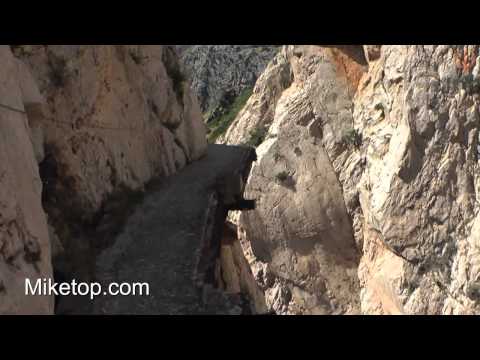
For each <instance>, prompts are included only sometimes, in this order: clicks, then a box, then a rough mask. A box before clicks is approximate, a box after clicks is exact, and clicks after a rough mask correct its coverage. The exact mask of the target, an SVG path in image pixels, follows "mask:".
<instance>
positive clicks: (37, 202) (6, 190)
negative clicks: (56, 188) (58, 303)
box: [0, 45, 53, 314]
mask: <svg viewBox="0 0 480 360" xmlns="http://www.w3.org/2000/svg"><path fill="white" fill-rule="evenodd" d="M0 64H2V66H1V67H0V104H1V105H0V137H1V140H0V314H51V313H52V312H53V298H52V297H47V296H45V297H42V296H25V279H27V278H28V279H29V280H30V281H31V283H32V286H33V287H35V282H36V281H37V280H38V279H40V280H41V279H44V278H50V277H51V276H52V266H51V260H50V243H49V237H48V228H47V221H46V217H45V214H44V212H43V210H42V204H41V193H42V182H41V180H40V176H39V172H38V166H37V162H36V159H35V152H34V147H33V141H32V137H31V134H30V131H29V127H28V119H29V118H31V116H32V113H31V110H32V109H34V108H35V107H36V105H38V104H40V103H41V97H40V95H39V92H38V88H37V87H36V85H35V82H34V81H33V78H32V77H31V74H29V72H28V69H26V68H25V66H23V64H22V63H21V62H19V61H18V60H17V59H15V58H14V57H13V55H12V53H11V52H10V49H9V47H8V46H7V45H1V46H0Z"/></svg>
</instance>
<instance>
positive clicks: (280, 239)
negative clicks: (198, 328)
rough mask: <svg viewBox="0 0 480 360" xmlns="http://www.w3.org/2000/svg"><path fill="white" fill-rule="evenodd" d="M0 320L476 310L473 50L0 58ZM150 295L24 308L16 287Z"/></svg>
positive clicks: (65, 51)
mask: <svg viewBox="0 0 480 360" xmlns="http://www.w3.org/2000/svg"><path fill="white" fill-rule="evenodd" d="M0 63H1V64H2V65H3V66H2V67H0V79H1V82H0V127H1V136H2V140H1V143H0V156H1V158H2V160H3V161H2V162H1V165H0V183H1V186H0V209H1V210H0V314H2V315H4V314H46V315H53V314H59V315H65V314H144V315H155V314H170V315H199V314H217V315H242V314H276V315H361V314H363V315H474V314H479V313H480V214H479V208H480V202H479V201H480V172H479V165H480V158H479V156H480V144H479V141H480V113H479V111H480V107H479V105H480V46H478V45H282V46H271V45H1V46H0ZM27 278H28V279H30V280H31V281H32V282H33V281H35V280H37V279H54V280H56V281H65V282H68V281H71V280H72V279H75V280H77V281H82V282H86V283H91V282H99V283H101V284H105V285H106V284H108V283H111V282H113V281H115V282H131V283H132V282H136V281H139V282H147V283H148V284H149V285H150V289H151V293H150V294H149V295H148V296H125V297H115V296H99V297H98V298H96V299H95V300H91V299H89V298H88V297H81V296H61V297H54V296H52V295H43V296H26V295H25V279H27Z"/></svg>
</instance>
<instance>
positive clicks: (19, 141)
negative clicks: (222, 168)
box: [0, 45, 207, 312]
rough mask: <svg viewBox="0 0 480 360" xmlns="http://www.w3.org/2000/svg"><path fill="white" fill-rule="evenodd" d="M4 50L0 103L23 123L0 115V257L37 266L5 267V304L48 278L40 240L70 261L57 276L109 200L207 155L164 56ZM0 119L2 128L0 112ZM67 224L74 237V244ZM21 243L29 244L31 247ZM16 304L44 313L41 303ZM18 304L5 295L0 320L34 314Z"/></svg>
mask: <svg viewBox="0 0 480 360" xmlns="http://www.w3.org/2000/svg"><path fill="white" fill-rule="evenodd" d="M12 49H13V51H14V54H15V55H16V59H15V58H13V57H12V55H11V54H10V50H9V49H8V47H4V48H2V59H1V61H0V62H1V63H2V70H3V71H2V78H5V79H7V80H8V82H7V81H5V84H6V85H4V86H3V87H2V91H4V92H5V94H6V95H5V96H2V99H5V101H6V102H11V103H12V104H13V105H18V106H16V107H20V108H22V106H23V104H24V106H25V109H26V111H27V115H28V123H27V120H26V119H25V117H24V116H23V115H21V114H16V113H14V112H13V113H12V112H10V113H8V112H7V115H5V116H10V117H12V121H11V122H12V124H10V122H8V124H5V125H2V126H9V128H5V129H2V134H3V136H4V138H5V139H4V142H3V143H2V146H3V147H5V151H4V152H2V154H4V156H5V157H6V158H5V159H4V161H3V164H4V165H3V166H2V169H4V177H3V179H4V180H3V181H4V182H5V185H4V186H3V187H2V188H3V190H4V196H2V197H1V198H0V200H1V201H2V202H3V201H5V207H6V208H7V209H9V210H8V211H6V212H3V211H2V217H5V219H3V220H4V221H3V220H2V224H3V223H5V226H10V227H12V226H13V227H14V228H15V229H14V230H12V229H10V228H6V229H5V231H6V234H7V235H5V236H4V237H3V238H2V246H0V248H2V251H4V252H5V251H8V259H9V260H8V261H14V260H12V259H13V258H15V259H16V258H17V257H19V258H21V257H22V256H23V255H22V254H23V253H24V252H25V251H27V250H28V251H29V252H32V253H33V255H32V256H34V255H35V259H37V257H38V256H40V260H38V259H37V260H35V261H34V262H33V265H28V266H30V267H32V269H30V268H28V266H27V265H18V266H17V264H14V265H15V266H17V267H18V269H17V268H15V271H17V275H16V277H14V276H13V275H12V276H11V278H6V279H3V281H4V282H6V286H4V288H6V291H7V292H9V294H14V292H13V290H11V286H15V287H19V286H23V277H24V275H25V273H26V274H28V275H31V276H32V277H33V274H34V273H35V274H37V273H38V274H40V275H45V276H51V265H50V262H51V259H50V245H49V242H48V233H49V232H50V238H51V242H52V245H53V249H52V251H53V252H54V254H55V255H57V254H61V253H62V252H63V251H66V252H70V254H69V256H70V257H69V258H68V259H64V260H66V264H67V265H66V266H70V265H71V264H72V263H73V262H74V261H73V260H75V261H76V262H79V263H82V262H83V263H85V262H86V259H85V258H84V257H83V256H84V255H82V256H80V255H79V254H78V252H79V251H85V253H87V254H86V255H85V256H91V254H90V247H91V246H92V244H90V243H89V242H90V241H92V237H81V236H79V234H78V231H77V230H78V228H79V227H81V226H82V224H84V223H93V222H94V221H95V216H97V214H98V213H99V211H100V210H101V209H102V207H103V205H104V204H105V202H106V200H107V199H108V198H109V196H110V195H112V194H113V193H117V192H122V191H123V190H124V189H131V190H141V189H142V188H143V186H144V185H145V184H146V183H147V182H149V181H150V180H152V179H154V178H161V177H165V176H169V175H171V174H174V173H175V172H177V171H178V170H179V169H181V168H183V167H184V166H185V165H186V164H188V163H189V162H191V161H194V160H197V159H199V158H201V157H202V156H203V155H204V154H205V153H206V148H207V144H206V137H205V135H206V128H205V125H204V123H203V119H202V115H201V111H200V108H199V106H198V103H197V100H196V98H195V96H194V95H192V93H191V91H190V89H189V84H188V82H187V81H186V80H185V76H184V75H183V74H182V70H181V66H180V64H179V62H178V57H177V54H176V51H175V49H174V48H173V47H169V46H161V45H151V46H143V45H31V46H29V45H20V46H18V45H17V46H12ZM4 63H5V65H4ZM17 68H18V69H19V70H17ZM30 73H31V74H30ZM17 74H18V76H17ZM29 74H30V75H29ZM28 76H29V77H28ZM7 85H8V86H7ZM37 86H38V88H37ZM20 89H21V92H20ZM7 95H8V96H7ZM1 111H2V119H3V116H4V115H3V113H5V111H6V110H3V109H2V110H1ZM14 116H15V117H18V121H17V123H16V125H13V120H14V119H13V117H14ZM22 116H23V117H22ZM22 132H23V133H22ZM30 138H31V140H30ZM27 140H28V141H27ZM37 162H38V163H39V165H38V167H37V164H36V163H37ZM39 173H40V177H41V181H40V178H39V176H38V175H39ZM14 178H16V180H13V179H14ZM12 181H15V183H13V182H12ZM42 183H43V194H42ZM2 185H3V183H2ZM41 195H42V197H43V199H42V200H43V206H44V208H45V210H46V212H47V213H48V222H49V223H50V225H51V226H50V228H49V229H47V226H46V223H45V213H44V212H43V210H42V208H41V205H40V196H41ZM22 213H23V215H22ZM7 215H8V216H7ZM15 219H17V220H18V219H23V220H22V221H23V223H17V222H15V221H17V220H15ZM18 221H20V220H18ZM69 223H70V224H74V225H75V226H76V227H77V228H76V229H75V234H74V233H73V231H72V229H71V228H69V226H67V225H68V224H69ZM29 234H30V235H32V236H29ZM33 235H34V236H33ZM26 239H27V240H29V239H37V240H38V241H37V240H36V241H37V242H38V244H37V242H33V240H32V242H31V243H30V242H26V241H27V240H26ZM29 241H30V240H29ZM22 242H23V243H25V249H26V250H25V251H23V250H22V249H21V248H20V247H22V246H23V245H22ZM31 246H32V247H35V251H33V250H31V249H30V247H31ZM5 256H7V255H5ZM28 256H30V255H28ZM38 261H40V262H38ZM37 262H38V264H37ZM36 264H37V265H38V266H37V265H36ZM2 266H3V265H2ZM9 266H10V265H9ZM12 266H13V265H12ZM35 266H37V268H36V270H35ZM20 267H25V269H23V268H22V269H20ZM10 270H11V269H10ZM34 270H35V271H37V272H34ZM62 270H64V271H65V269H62ZM70 270H71V269H70ZM12 271H13V270H12ZM30 272H31V273H32V274H30ZM5 273H6V274H8V272H5ZM2 274H3V271H2ZM2 276H3V275H2ZM20 281H22V283H20ZM12 284H14V285H12ZM16 291H19V289H17V290H16ZM22 291H23V287H22ZM3 298H4V299H6V298H5V297H3ZM2 301H6V300H2ZM10 301H12V304H16V305H12V304H10ZM22 301H25V302H28V303H30V302H31V303H35V302H37V303H38V305H36V306H38V309H42V311H43V312H51V311H52V309H51V306H50V305H51V301H50V299H48V301H44V302H42V301H38V300H30V299H24V300H22ZM22 301H19V300H18V299H17V298H16V297H15V296H13V295H9V296H8V303H5V305H2V306H0V312H4V311H5V312H23V311H30V309H32V311H33V312H41V311H40V310H35V309H34V308H31V307H29V305H28V304H22ZM12 306H13V307H12ZM12 309H13V310H12Z"/></svg>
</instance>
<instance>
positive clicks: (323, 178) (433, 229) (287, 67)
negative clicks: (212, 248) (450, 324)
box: [223, 45, 480, 314]
mask: <svg viewBox="0 0 480 360" xmlns="http://www.w3.org/2000/svg"><path fill="white" fill-rule="evenodd" d="M478 56H479V47H478V46H477V45H468V46H423V45H416V46H413V45H412V46H398V45H396V46H386V45H383V46H380V45H369V46H364V47H362V46H286V47H284V48H283V49H282V51H281V54H279V55H278V56H277V58H276V59H275V60H274V61H272V62H271V63H270V64H269V66H268V67H267V70H266V71H265V73H264V74H263V75H262V76H261V77H260V78H259V80H258V81H257V84H256V87H255V90H254V95H253V96H252V98H251V99H250V100H249V102H248V103H247V105H246V107H245V108H244V109H243V111H242V112H241V113H240V114H239V116H238V117H237V119H236V120H235V122H234V123H233V124H232V126H231V127H230V129H229V130H228V131H227V133H226V135H225V137H224V139H223V141H225V142H227V143H241V142H243V141H245V139H248V138H249V136H251V133H252V129H256V128H257V129H258V127H260V126H264V127H265V129H266V130H267V131H266V134H265V136H264V137H263V138H262V139H261V141H260V142H261V144H260V146H259V147H258V148H257V153H258V156H259V161H258V162H257V163H256V164H255V166H254V168H253V169H252V173H251V176H250V179H249V181H248V185H247V194H246V196H247V197H250V198H256V199H257V200H258V204H259V205H258V207H257V209H256V211H255V212H254V213H245V214H240V215H238V214H237V219H236V223H237V224H238V228H239V237H240V238H241V240H242V245H243V248H244V252H245V253H246V254H247V256H249V260H250V262H251V266H252V268H253V270H254V273H255V275H256V278H257V281H258V282H259V284H261V285H262V287H263V289H264V291H265V294H266V300H267V303H268V305H269V306H270V308H272V309H274V310H275V311H276V312H277V313H285V314H292V313H302V314H308V313H343V314H348V313H357V312H361V313H366V314H472V313H477V314H478V313H479V304H480V298H479V296H478V294H479V293H478V291H479V288H478V284H479V261H480V257H479V252H478V248H479V245H478V224H479V220H478V190H479V188H478V178H479V176H478V161H479V160H478V155H479V146H478V141H479V128H480V122H479V100H480V98H479V96H480V86H479V81H478V77H479V71H478V70H479V69H480V66H479V58H478ZM279 63H281V64H282V66H281V68H282V69H284V70H282V71H284V72H287V73H289V74H291V81H288V82H283V83H282V85H281V86H277V87H272V86H266V84H267V83H268V82H269V81H273V82H274V83H277V84H278V82H277V80H276V79H278V78H279V76H280V73H281V72H282V71H280V67H279V66H278V64H279ZM274 88H275V89H276V91H277V92H276V95H275V96H272V93H271V91H272V89H274ZM267 89H268V90H267ZM270 99H271V100H270ZM260 109H261V110H260ZM262 111H263V113H262ZM263 114H271V115H269V116H264V115H263ZM233 220H235V218H234V219H233Z"/></svg>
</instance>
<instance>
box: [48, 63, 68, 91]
mask: <svg viewBox="0 0 480 360" xmlns="http://www.w3.org/2000/svg"><path fill="white" fill-rule="evenodd" d="M67 72H68V71H67V61H66V60H65V59H63V58H57V59H55V60H52V61H50V72H49V76H50V81H51V82H52V84H53V85H54V86H55V87H58V88H61V87H64V86H65V84H66V82H67Z"/></svg>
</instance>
